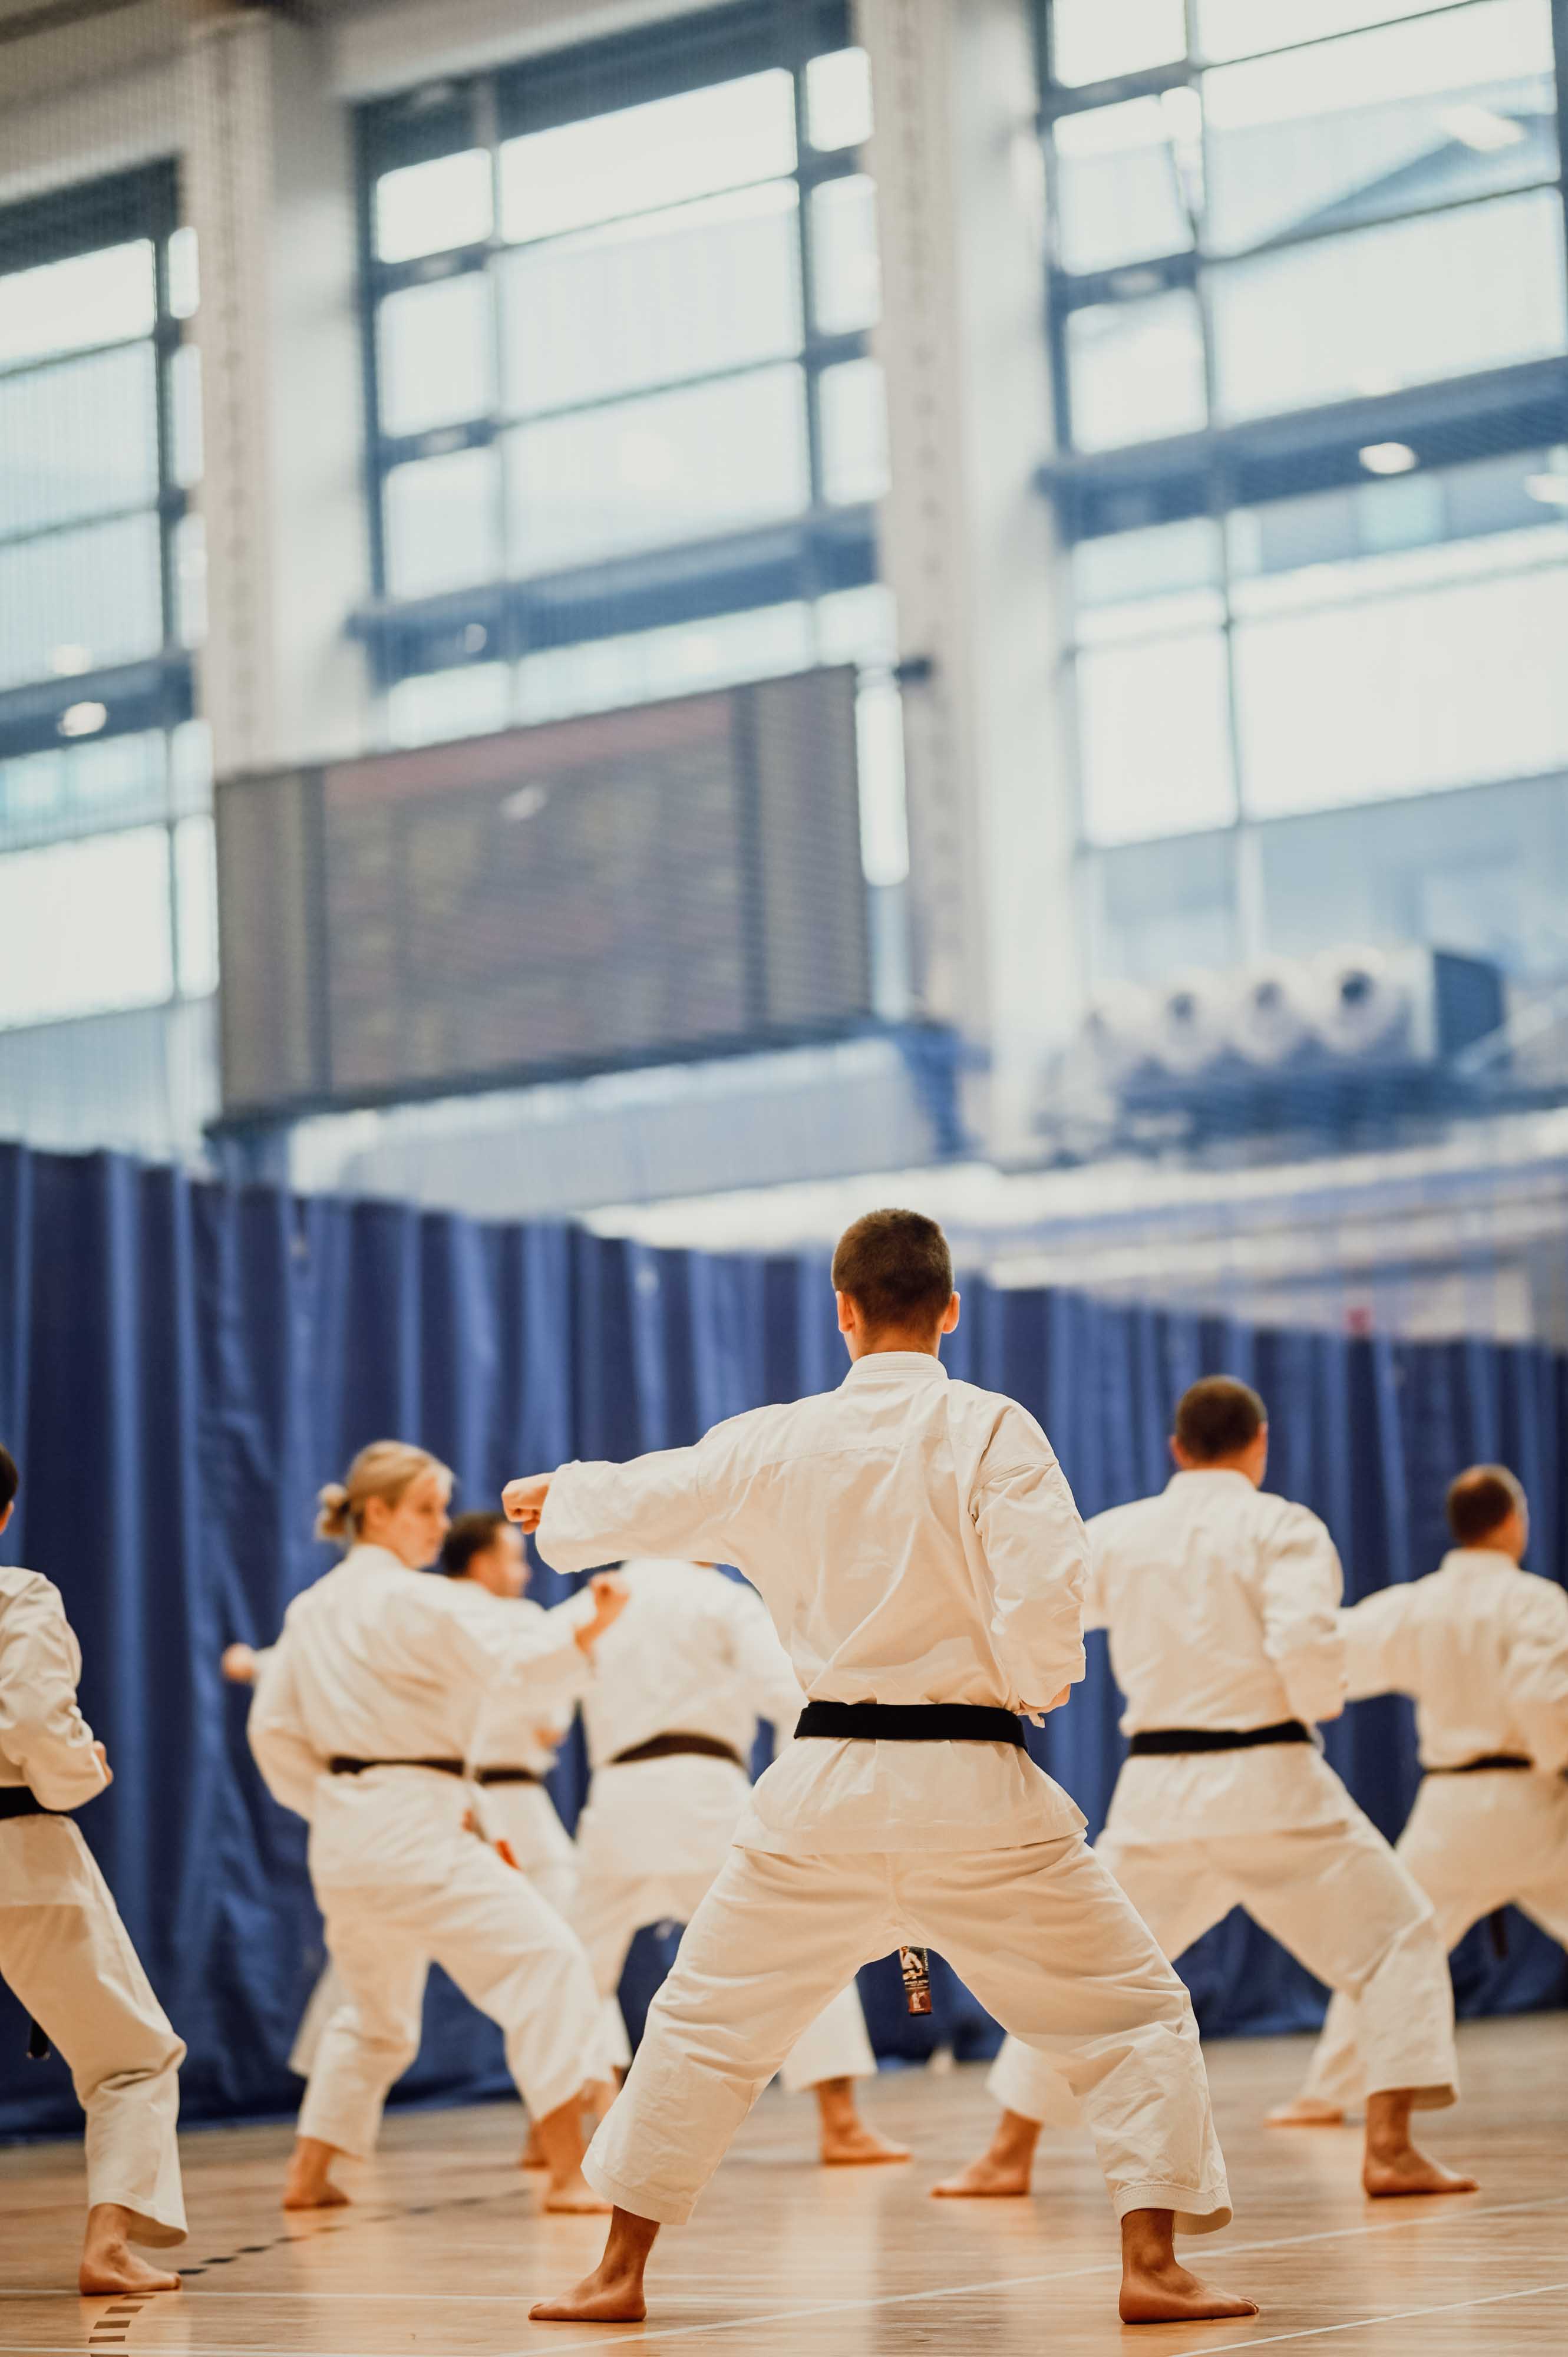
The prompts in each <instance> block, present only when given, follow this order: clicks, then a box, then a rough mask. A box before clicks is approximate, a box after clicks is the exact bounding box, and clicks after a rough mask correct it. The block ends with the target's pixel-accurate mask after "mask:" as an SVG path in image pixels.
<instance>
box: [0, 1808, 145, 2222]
mask: <svg viewBox="0 0 1568 2357" xmlns="http://www.w3.org/2000/svg"><path fill="white" fill-rule="evenodd" d="M0 1980H4V1981H5V1984H6V1986H7V1987H8V1988H10V1989H11V1990H12V1991H13V1992H14V1993H15V1994H16V1996H18V1997H19V1998H20V1999H21V2001H22V2003H23V2005H24V2006H26V2007H27V2011H28V2012H29V2013H30V2014H31V2015H32V2017H33V2018H34V2020H35V2021H36V2022H38V2025H39V2027H40V2028H41V2029H43V2030H44V2031H45V2032H46V2033H47V2035H48V2040H49V2042H50V2044H51V2045H52V2046H54V2047H55V2048H57V2049H58V2050H59V2053H60V2054H61V2055H62V2056H63V2057H64V2059H65V2061H66V2062H67V2063H68V2064H69V2065H70V2075H71V2083H72V2084H73V2085H74V2087H75V2089H76V2099H77V2101H78V2103H79V2104H81V2108H82V2110H83V2111H84V2112H85V2113H86V2115H87V2200H88V2204H89V2207H90V2208H96V2207H97V2205H98V2204H99V2203H100V2202H101V2201H113V2202H117V2203H118V2204H119V2205H120V2206H121V2207H122V2208H123V2209H125V2210H128V2211H129V2212H130V2213H131V2228H130V2233H131V2238H132V2240H133V2241H134V2242H137V2243H151V2244H168V2243H180V2242H183V2241H184V2240H185V2233H186V2225H185V2196H184V2193H183V2191H182V2190H181V2186H180V2176H179V2149H178V2146H177V2141H176V2128H177V2123H178V2119H179V2066H180V2064H181V2062H182V2061H184V2060H185V2048H184V2046H183V2044H182V2043H181V2041H180V2040H179V2039H177V2037H176V2036H175V2033H174V2031H173V2030H172V2029H171V2028H170V2027H169V2023H168V2018H167V2016H166V2014H165V2012H164V2009H163V2007H162V2006H161V2005H160V2004H159V2003H158V2001H157V1998H156V1996H154V1995H153V1991H152V1985H151V1983H150V1982H149V1981H148V1979H147V1976H146V1975H145V1972H144V1971H143V1970H142V1965H141V1959H140V1958H139V1957H138V1956H137V1954H136V1951H135V1950H134V1947H133V1946H132V1945H131V1942H130V1939H129V1937H128V1935H127V1933H126V1931H125V1927H124V1923H122V1922H121V1921H120V1910H119V1909H118V1908H117V1907H116V1906H115V1904H114V1900H113V1893H112V1892H111V1890H110V1889H109V1886H108V1884H107V1883H106V1882H105V1881H104V1879H103V1877H102V1874H101V1873H100V1872H99V1870H98V1865H97V1861H96V1860H95V1858H94V1857H93V1856H92V1853H91V1850H90V1849H89V1848H88V1846H87V1844H86V1843H85V1842H84V1841H83V1840H82V1838H81V1834H80V1833H78V1831H77V1829H76V1827H75V1826H74V1825H73V1824H71V1822H70V1818H69V1817H65V1816H45V1817H15V1818H10V1819H7V1820H6V1821H5V1823H3V1824H0Z"/></svg>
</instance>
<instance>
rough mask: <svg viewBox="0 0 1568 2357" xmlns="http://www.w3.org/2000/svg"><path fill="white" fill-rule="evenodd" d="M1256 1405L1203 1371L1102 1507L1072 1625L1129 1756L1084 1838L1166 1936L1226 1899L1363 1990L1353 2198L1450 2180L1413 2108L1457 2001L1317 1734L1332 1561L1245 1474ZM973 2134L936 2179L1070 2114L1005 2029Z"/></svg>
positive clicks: (1335, 1644) (1220, 1912) (1296, 1510)
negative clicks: (1164, 1477)
mask: <svg viewBox="0 0 1568 2357" xmlns="http://www.w3.org/2000/svg"><path fill="white" fill-rule="evenodd" d="M1268 1446H1269V1432H1268V1425H1267V1422H1266V1419H1265V1415H1264V1409H1263V1404H1262V1400H1261V1399H1260V1398H1259V1397H1258V1395H1257V1394H1256V1393H1255V1392H1253V1391H1250V1390H1249V1389H1248V1387H1247V1386H1246V1384H1244V1383H1235V1382H1233V1381H1231V1379H1230V1377H1229V1376H1225V1375H1212V1376H1209V1377H1208V1378H1207V1379H1206V1380H1205V1381H1204V1382H1202V1383H1194V1384H1193V1386H1192V1388H1191V1389H1190V1390H1189V1391H1188V1392H1187V1393H1185V1394H1184V1395H1183V1397H1182V1400H1181V1402H1180V1404H1179V1405H1178V1407H1177V1409H1176V1433H1175V1436H1174V1437H1173V1439H1172V1442H1171V1453H1172V1455H1173V1457H1174V1458H1175V1459H1176V1466H1177V1471H1176V1474H1175V1476H1174V1478H1173V1479H1172V1480H1171V1481H1170V1482H1169V1483H1168V1484H1167V1485H1166V1487H1165V1490H1164V1491H1162V1492H1161V1493H1160V1495H1159V1496H1158V1497H1155V1498H1144V1499H1142V1500H1140V1501H1138V1502H1137V1503H1136V1504H1133V1505H1130V1506H1118V1507H1115V1508H1113V1509H1112V1511H1111V1512H1109V1513H1105V1514H1097V1515H1096V1516H1095V1518H1094V1520H1093V1522H1092V1523H1090V1546H1091V1551H1092V1573H1091V1579H1090V1594H1089V1601H1088V1609H1087V1612H1086V1616H1085V1618H1086V1623H1087V1625H1088V1626H1090V1627H1091V1628H1093V1627H1100V1628H1104V1629H1106V1630H1108V1631H1110V1637H1111V1666H1112V1671H1113V1673H1114V1674H1115V1678H1116V1683H1117V1684H1118V1685H1119V1686H1120V1687H1121V1689H1122V1694H1123V1695H1125V1696H1126V1699H1127V1708H1126V1712H1125V1714H1124V1716H1123V1717H1122V1733H1123V1734H1124V1735H1127V1736H1129V1737H1130V1738H1132V1741H1131V1747H1130V1748H1131V1756H1130V1758H1129V1759H1128V1760H1127V1761H1126V1763H1125V1765H1124V1766H1123V1768H1122V1773H1121V1775H1120V1777H1119V1778H1118V1780H1117V1784H1116V1790H1115V1792H1114V1794H1113V1795H1112V1803H1111V1811H1110V1815H1109V1817H1108V1819H1107V1823H1106V1828H1105V1832H1104V1834H1103V1835H1101V1839H1100V1841H1099V1842H1098V1843H1097V1845H1096V1850H1097V1854H1098V1856H1099V1857H1100V1860H1101V1864H1102V1865H1104V1866H1106V1867H1109V1868H1110V1870H1111V1872H1112V1874H1113V1875H1114V1876H1115V1877H1116V1879H1117V1881H1118V1882H1119V1883H1120V1884H1121V1885H1122V1889H1123V1890H1125V1892H1126V1893H1127V1896H1128V1898H1129V1899H1130V1900H1132V1902H1133V1906H1134V1907H1135V1908H1136V1909H1137V1910H1138V1912H1139V1914H1140V1915H1141V1916H1142V1917H1143V1919H1144V1922H1145V1923H1147V1925H1148V1926H1149V1929H1150V1930H1151V1932H1153V1933H1154V1935H1155V1939H1156V1940H1157V1941H1158V1942H1159V1943H1160V1946H1161V1947H1162V1948H1163V1949H1164V1951H1165V1954H1166V1955H1167V1956H1170V1957H1173V1958H1174V1957H1176V1956H1179V1955H1180V1954H1181V1953H1182V1952H1183V1950H1184V1949H1186V1948H1187V1947H1190V1945H1191V1944H1192V1943H1193V1941H1194V1940H1196V1939H1197V1938H1198V1936H1199V1935H1200V1934H1201V1933H1202V1932H1207V1931H1208V1929H1209V1927H1210V1926H1211V1925H1212V1924H1215V1923H1218V1922H1219V1921H1220V1919H1221V1918H1222V1917H1223V1916H1225V1915H1227V1914H1229V1912H1230V1909H1231V1908H1232V1907H1238V1906H1240V1907H1244V1908H1245V1909H1246V1910H1247V1912H1248V1913H1249V1914H1250V1915H1251V1917H1252V1918H1253V1920H1254V1921H1257V1922H1259V1923H1261V1924H1262V1927H1263V1929H1264V1930H1265V1931H1267V1932H1272V1933H1273V1936H1274V1938H1275V1939H1276V1940H1278V1941H1279V1942H1280V1943H1282V1945H1283V1946H1284V1947H1286V1948H1288V1949H1289V1950H1290V1952H1291V1953H1292V1954H1293V1955H1294V1956H1297V1957H1299V1958H1300V1960H1301V1962H1302V1963H1303V1964H1305V1965H1306V1967H1307V1969H1308V1971H1310V1972H1313V1973H1316V1975H1317V1977H1318V1979H1319V1980H1322V1981H1326V1982H1327V1984H1328V1986H1330V1988H1335V1989H1344V1990H1347V1991H1348V1992H1350V1993H1351V1994H1352V1995H1354V1996H1358V1997H1359V2000H1360V2003H1359V2013H1358V2029H1359V2042H1360V2052H1361V2059H1362V2063H1363V2067H1364V2069H1365V2071H1366V2074H1367V2083H1368V2085H1369V2088H1370V2089H1371V2090H1372V2092H1371V2093H1369V2096H1368V2102H1367V2137H1366V2155H1365V2160H1364V2163H1363V2169H1362V2179H1361V2181H1362V2184H1363V2186H1364V2187H1365V2189H1366V2190H1367V2192H1368V2193H1370V2194H1399V2193H1461V2192H1469V2191H1471V2190H1473V2188H1474V2184H1475V2180H1474V2179H1472V2178H1468V2177H1456V2176H1455V2175H1454V2173H1453V2172H1452V2171H1451V2170H1449V2169H1443V2168H1441V2167H1439V2165H1438V2164H1437V2163H1436V2162H1435V2161H1433V2160H1429V2159H1428V2158H1426V2156H1425V2155H1424V2154H1423V2153H1421V2152H1419V2151H1418V2150H1417V2149H1416V2147H1415V2146H1414V2145H1413V2144H1412V2141H1411V2136H1410V2115H1411V2112H1412V2108H1435V2107H1437V2106H1439V2105H1441V2104H1451V2103H1452V2102H1453V2101H1454V2099H1455V2092H1456V2084H1457V2072H1456V2064H1455V2052H1454V1996H1453V1991H1452V1989H1451V1987H1450V1986H1449V1980H1448V1966H1447V1962H1446V1957H1445V1953H1444V1948H1443V1945H1442V1943H1441V1941H1440V1940H1439V1938H1438V1934H1437V1930H1436V1926H1435V1924H1434V1921H1433V1914H1432V1909H1431V1906H1430V1905H1429V1904H1428V1902H1427V1900H1425V1898H1424V1897H1423V1894H1422V1892H1421V1891H1420V1890H1419V1889H1417V1887H1416V1885H1415V1883H1414V1882H1413V1881H1412V1878H1411V1877H1410V1875H1409V1874H1408V1873H1407V1872H1406V1870H1405V1868H1404V1867H1402V1865H1401V1864H1400V1862H1399V1860H1398V1859H1397V1858H1396V1857H1395V1856H1394V1854H1393V1852H1392V1850H1391V1848H1390V1847H1389V1845H1388V1844H1387V1842H1385V1841H1384V1839H1383V1837H1382V1835H1380V1833H1379V1832H1378V1831H1377V1829H1376V1827H1375V1826H1373V1825H1372V1824H1370V1822H1369V1820H1368V1819H1367V1818H1366V1817H1365V1816H1363V1815H1362V1813H1361V1812H1360V1810H1359V1808H1358V1807H1357V1806H1356V1803H1354V1801H1352V1800H1351V1798H1350V1795H1349V1793H1348V1792H1347V1791H1346V1789H1345V1787H1344V1785H1343V1784H1342V1783H1341V1782H1340V1781H1339V1779H1338V1777H1337V1776H1336V1775H1335V1773H1334V1771H1333V1770H1332V1769H1331V1768H1330V1767H1329V1766H1328V1764H1327V1762H1326V1760H1324V1759H1323V1757H1322V1755H1321V1753H1320V1752H1319V1750H1318V1749H1317V1746H1316V1743H1315V1742H1314V1741H1313V1740H1312V1738H1311V1733H1310V1729H1311V1726H1312V1723H1313V1721H1314V1720H1316V1719H1323V1718H1337V1717H1338V1715H1339V1712H1340V1710H1341V1709H1342V1707H1343V1706H1344V1700H1345V1687H1346V1669H1345V1646H1344V1641H1343V1639H1342V1638H1341V1636H1340V1634H1339V1631H1338V1629H1337V1624H1336V1620H1335V1608H1336V1607H1337V1604H1338V1601H1339V1597H1340V1592H1341V1587H1342V1578H1341V1573H1340V1568H1339V1558H1338V1556H1337V1554H1336V1553H1335V1550H1334V1543H1333V1541H1332V1540H1331V1539H1330V1537H1329V1535H1328V1533H1327V1531H1326V1529H1325V1528H1324V1526H1323V1524H1322V1523H1320V1522H1319V1521H1318V1519H1317V1517H1316V1514H1312V1513H1309V1512H1307V1511H1306V1509H1305V1507H1303V1506H1294V1505H1291V1504H1289V1503H1287V1501H1285V1500H1284V1499H1283V1498H1274V1497H1267V1496H1265V1495H1264V1494H1263V1493H1262V1490H1261V1488H1260V1484H1261V1483H1262V1478H1263V1473H1264V1469H1265V1466H1266V1463H1267V1458H1268ZM990 2084H991V2091H992V2093H993V2094H994V2095H995V2096H996V2097H997V2098H998V2099H999V2101H1000V2102H1001V2103H1002V2104H1003V2106H1004V2112H1003V2117H1002V2120H1001V2123H1000V2125H999V2126H998V2128H997V2132H996V2136H995V2137H994V2139H993V2143H992V2146H991V2148H990V2150H989V2152H987V2153H986V2154H985V2155H984V2157H983V2158H982V2159H980V2160H978V2161H976V2162H974V2163H973V2164H972V2166H971V2167H970V2168H969V2169H965V2170H963V2171H962V2172H961V2174H960V2175H959V2176H958V2177H956V2178H951V2179H949V2180H948V2181H947V2182H946V2183H945V2184H942V2185H939V2186H938V2187H937V2188H936V2189H935V2190H936V2191H937V2192H939V2193H943V2194H957V2195H964V2194H1020V2193H1026V2192H1027V2191H1028V2190H1029V2172H1030V2167H1031V2163H1032V2161H1033V2158H1034V2150H1035V2144H1036V2138H1037V2137H1038V2136H1039V2132H1040V2128H1041V2126H1042V2125H1043V2124H1044V2123H1045V2122H1046V2121H1047V2120H1049V2121H1051V2122H1053V2123H1054V2124H1061V2123H1063V2122H1065V2121H1069V2120H1071V2119H1072V2118H1074V2117H1075V2116H1076V2106H1075V2104H1073V2103H1072V2101H1071V2100H1070V2097H1069V2092H1068V2090H1067V2089H1066V2088H1065V2087H1064V2085H1063V2082H1062V2079H1061V2076H1060V2074H1059V2073H1058V2072H1055V2071H1053V2070H1052V2069H1051V2068H1050V2067H1049V2064H1048V2061H1047V2058H1046V2057H1045V2056H1044V2055H1042V2054H1040V2053H1037V2052H1035V2051H1032V2050H1030V2048H1029V2047H1028V2046H1026V2045H1025V2044H1022V2043H1021V2042H1020V2041H1019V2040H1016V2039H1009V2040H1008V2041H1007V2043H1006V2044H1005V2045H1004V2048H1003V2050H1002V2051H1001V2053H1000V2054H999V2055H998V2056H997V2058H996V2061H995V2064H994V2066H993V2071H992V2076H991V2082H990Z"/></svg>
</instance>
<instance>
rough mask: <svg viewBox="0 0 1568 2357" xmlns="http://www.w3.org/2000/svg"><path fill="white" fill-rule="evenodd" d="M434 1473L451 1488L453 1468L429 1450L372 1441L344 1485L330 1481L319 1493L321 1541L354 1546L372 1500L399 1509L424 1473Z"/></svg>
mask: <svg viewBox="0 0 1568 2357" xmlns="http://www.w3.org/2000/svg"><path fill="white" fill-rule="evenodd" d="M428 1472H435V1473H438V1474H440V1475H441V1477H442V1478H443V1480H445V1481H446V1483H447V1485H448V1487H450V1485H451V1480H452V1470H451V1468H450V1466H446V1465H443V1463H442V1462H441V1459H440V1458H439V1457H433V1456H432V1455H431V1453H430V1451H429V1449H428V1448H415V1447H414V1445H413V1442H412V1441H409V1440H372V1441H371V1444H370V1446H369V1448H361V1449H360V1453H359V1455H358V1457H356V1458H355V1459H354V1461H353V1463H352V1465H350V1466H349V1470H348V1473H347V1474H346V1475H345V1477H344V1479H343V1480H341V1481H328V1484H327V1486H326V1488H325V1489H323V1490H318V1491H317V1503H318V1505H319V1508H320V1512H318V1513H317V1517H316V1535H317V1538H318V1539H337V1540H338V1541H346V1542H347V1543H348V1544H349V1545H352V1544H353V1543H354V1541H355V1540H356V1539H357V1538H358V1537H359V1535H360V1531H361V1529H362V1528H363V1526H364V1515H365V1508H366V1506H367V1505H368V1504H369V1503H370V1501H371V1499H372V1498H381V1499H384V1501H386V1503H387V1504H388V1505H389V1506H395V1505H397V1504H398V1503H399V1502H400V1501H401V1500H402V1498H403V1492H404V1491H406V1490H408V1489H409V1488H410V1487H411V1485H412V1484H413V1482H415V1481H417V1480H418V1479H419V1477H420V1475H421V1474H422V1473H428Z"/></svg>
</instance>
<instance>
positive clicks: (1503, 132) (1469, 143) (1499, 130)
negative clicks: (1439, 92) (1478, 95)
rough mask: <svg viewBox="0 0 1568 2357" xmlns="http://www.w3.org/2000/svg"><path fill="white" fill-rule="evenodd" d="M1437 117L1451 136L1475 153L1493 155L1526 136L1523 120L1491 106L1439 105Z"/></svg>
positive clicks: (1520, 142)
mask: <svg viewBox="0 0 1568 2357" xmlns="http://www.w3.org/2000/svg"><path fill="white" fill-rule="evenodd" d="M1437 120H1438V122H1439V123H1440V124H1442V125H1443V128H1444V131H1446V132H1447V134H1448V135H1449V137H1450V138H1451V139H1457V140H1458V141H1459V143H1460V145H1461V146H1465V147H1473V148H1474V149H1475V151H1476V153H1477V156H1495V155H1497V153H1498V150H1499V149H1500V148H1503V147H1522V146H1523V145H1524V143H1525V139H1526V137H1527V136H1528V134H1527V133H1526V131H1525V127H1524V125H1523V124H1522V123H1516V122H1515V121H1514V119H1513V117H1512V115H1509V114H1499V113H1498V111H1497V109H1496V108H1495V107H1491V106H1444V107H1440V108H1439V110H1438V115H1437Z"/></svg>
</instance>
